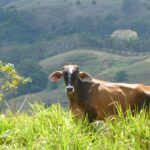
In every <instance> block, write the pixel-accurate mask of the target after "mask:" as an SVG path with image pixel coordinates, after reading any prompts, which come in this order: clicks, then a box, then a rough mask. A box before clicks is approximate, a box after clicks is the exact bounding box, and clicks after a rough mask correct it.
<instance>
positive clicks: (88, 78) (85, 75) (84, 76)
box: [79, 72, 92, 82]
mask: <svg viewBox="0 0 150 150" xmlns="http://www.w3.org/2000/svg"><path fill="white" fill-rule="evenodd" d="M79 78H80V80H82V81H88V82H90V81H92V77H91V76H90V75H89V74H88V73H86V72H79Z"/></svg>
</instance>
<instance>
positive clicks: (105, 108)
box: [49, 65, 150, 122]
mask: <svg viewBox="0 0 150 150" xmlns="http://www.w3.org/2000/svg"><path fill="white" fill-rule="evenodd" d="M64 68H67V69H66V70H67V71H68V70H69V69H68V68H71V73H72V74H74V75H72V76H74V77H73V78H71V77H70V79H69V81H70V80H71V81H70V83H71V82H72V85H73V86H72V85H70V84H69V87H70V86H71V87H73V92H67V95H68V98H69V101H70V108H71V111H72V112H73V114H74V115H75V116H76V117H78V118H84V117H85V116H86V115H87V116H88V119H89V122H92V121H93V120H103V119H105V117H107V116H112V115H115V114H116V112H117V111H116V106H117V105H118V104H119V105H120V106H121V108H122V110H123V112H124V113H125V112H126V110H127V108H130V109H131V111H135V110H140V109H141V108H142V107H143V106H146V107H147V109H148V108H149V105H150V86H145V85H141V84H126V83H111V82H106V81H101V80H97V79H94V78H92V77H91V76H90V75H89V74H87V73H85V72H79V71H78V67H77V65H68V66H65V67H64ZM66 70H64V71H62V72H60V71H59V72H54V73H53V74H52V75H51V76H50V77H49V78H50V79H51V80H53V79H54V80H56V79H57V80H58V79H59V78H60V76H62V75H64V79H65V84H66V87H68V86H67V85H68V80H67V79H66V78H67V73H68V72H67V73H66ZM64 72H65V73H64ZM73 72H76V74H75V73H73ZM56 73H57V74H58V75H57V76H55V75H54V74H56ZM70 76H71V75H70ZM54 80H53V81H54ZM72 80H73V81H74V82H73V81H72ZM71 90H72V88H71Z"/></svg>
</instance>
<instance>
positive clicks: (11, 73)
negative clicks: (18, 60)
mask: <svg viewBox="0 0 150 150" xmlns="http://www.w3.org/2000/svg"><path fill="white" fill-rule="evenodd" d="M28 82H31V79H30V78H24V77H22V76H20V75H19V74H18V73H17V71H16V69H15V67H14V65H12V64H4V63H2V62H0V101H1V100H3V99H5V97H6V96H8V95H9V94H10V93H12V92H14V91H16V90H17V89H18V87H19V86H20V85H24V84H26V83H28Z"/></svg>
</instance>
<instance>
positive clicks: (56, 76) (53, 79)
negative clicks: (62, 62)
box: [48, 71, 63, 82]
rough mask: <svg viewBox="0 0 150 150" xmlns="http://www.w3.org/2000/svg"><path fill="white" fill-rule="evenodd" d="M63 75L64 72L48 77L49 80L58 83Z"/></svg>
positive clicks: (54, 73) (56, 72) (57, 72)
mask: <svg viewBox="0 0 150 150" xmlns="http://www.w3.org/2000/svg"><path fill="white" fill-rule="evenodd" d="M62 75H63V72H62V71H55V72H53V73H52V74H51V75H50V76H49V77H48V79H49V80H51V81H54V82H57V81H58V80H59V79H60V78H61V77H62Z"/></svg>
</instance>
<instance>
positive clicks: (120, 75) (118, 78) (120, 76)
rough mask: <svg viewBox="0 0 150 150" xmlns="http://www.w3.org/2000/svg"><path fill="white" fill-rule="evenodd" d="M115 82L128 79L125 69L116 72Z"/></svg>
mask: <svg viewBox="0 0 150 150" xmlns="http://www.w3.org/2000/svg"><path fill="white" fill-rule="evenodd" d="M114 81H115V82H127V81H129V80H128V75H127V73H126V72H125V71H119V72H117V73H116V75H115V77H114Z"/></svg>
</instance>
